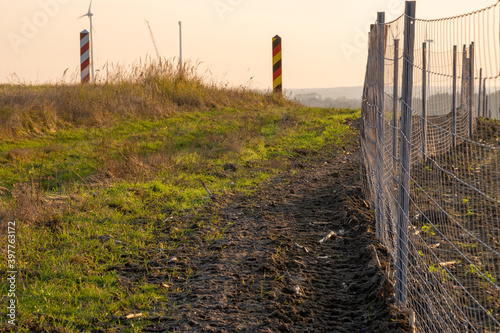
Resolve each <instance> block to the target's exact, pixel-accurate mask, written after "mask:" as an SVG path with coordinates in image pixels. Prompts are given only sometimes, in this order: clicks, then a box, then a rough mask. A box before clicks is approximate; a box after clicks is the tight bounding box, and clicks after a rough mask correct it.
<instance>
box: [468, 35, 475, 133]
mask: <svg viewBox="0 0 500 333" xmlns="http://www.w3.org/2000/svg"><path fill="white" fill-rule="evenodd" d="M473 111H474V42H472V43H471V44H470V46H469V138H472V130H473V127H474V126H472V125H473V124H472V120H473V117H472V112H473Z"/></svg>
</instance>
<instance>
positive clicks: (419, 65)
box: [361, 1, 500, 333]
mask: <svg viewBox="0 0 500 333" xmlns="http://www.w3.org/2000/svg"><path fill="white" fill-rule="evenodd" d="M415 12H416V5H415V1H407V2H406V11H405V13H404V14H403V15H401V16H400V17H399V18H397V19H396V20H394V21H392V22H389V23H386V22H385V17H384V13H379V14H378V17H377V22H376V23H375V24H374V25H372V26H371V30H370V34H369V54H368V61H367V69H366V77H365V85H364V91H363V104H362V130H361V161H362V163H361V165H362V167H361V177H362V179H363V183H364V191H365V194H366V196H367V197H368V198H369V199H370V200H371V202H372V206H373V208H374V211H375V215H376V225H377V235H378V237H379V238H380V240H381V241H382V242H383V243H384V244H385V245H386V246H387V247H388V248H389V250H390V252H391V253H392V256H393V259H394V279H393V282H394V284H395V287H396V298H397V300H398V302H399V304H400V305H401V306H402V307H407V308H408V309H409V310H410V311H411V312H412V313H413V314H414V315H415V324H416V330H417V331H419V332H433V333H434V332H500V287H499V284H500V183H499V180H500V168H499V167H500V122H499V121H498V120H495V118H496V119H499V118H500V39H499V36H500V24H499V23H500V1H498V2H497V3H496V4H494V5H492V6H490V7H488V8H484V9H481V10H478V11H475V12H472V13H468V14H464V15H459V16H455V17H450V18H443V19H435V20H421V19H418V18H417V15H416V14H415Z"/></svg>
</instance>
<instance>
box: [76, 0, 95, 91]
mask: <svg viewBox="0 0 500 333" xmlns="http://www.w3.org/2000/svg"><path fill="white" fill-rule="evenodd" d="M91 8H92V0H90V5H89V11H88V13H87V14H84V15H82V16H80V17H78V19H81V18H82V17H85V16H88V17H89V20H90V33H89V35H90V68H91V69H92V78H91V80H90V81H91V82H93V81H94V38H92V31H93V30H92V16H94V14H92V12H91Z"/></svg>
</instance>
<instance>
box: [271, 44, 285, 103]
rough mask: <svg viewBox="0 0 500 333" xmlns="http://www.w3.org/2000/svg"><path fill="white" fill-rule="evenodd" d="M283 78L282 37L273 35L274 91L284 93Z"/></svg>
mask: <svg viewBox="0 0 500 333" xmlns="http://www.w3.org/2000/svg"><path fill="white" fill-rule="evenodd" d="M282 83H283V79H282V73H281V37H280V36H278V35H276V36H274V37H273V92H274V93H278V94H282V93H283V84H282Z"/></svg>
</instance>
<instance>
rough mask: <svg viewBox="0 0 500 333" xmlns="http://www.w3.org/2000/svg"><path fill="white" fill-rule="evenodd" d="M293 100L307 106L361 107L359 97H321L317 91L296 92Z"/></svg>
mask: <svg viewBox="0 0 500 333" xmlns="http://www.w3.org/2000/svg"><path fill="white" fill-rule="evenodd" d="M293 99H294V100H296V101H298V102H300V103H302V104H304V105H306V106H309V107H322V108H339V109H359V108H361V98H358V99H356V98H346V97H337V98H331V97H323V96H321V95H320V94H317V93H308V94H297V95H295V96H294V97H293Z"/></svg>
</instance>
